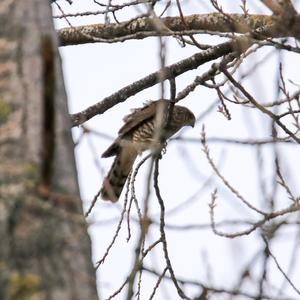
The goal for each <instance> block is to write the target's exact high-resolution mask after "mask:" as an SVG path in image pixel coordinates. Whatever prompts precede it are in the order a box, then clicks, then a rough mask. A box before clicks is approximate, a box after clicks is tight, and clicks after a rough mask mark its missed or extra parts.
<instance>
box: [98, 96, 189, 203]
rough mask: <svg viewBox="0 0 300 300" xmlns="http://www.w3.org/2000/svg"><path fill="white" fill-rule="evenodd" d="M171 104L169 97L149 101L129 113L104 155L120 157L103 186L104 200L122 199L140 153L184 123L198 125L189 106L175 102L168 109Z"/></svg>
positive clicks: (156, 143) (175, 130)
mask: <svg viewBox="0 0 300 300" xmlns="http://www.w3.org/2000/svg"><path fill="white" fill-rule="evenodd" d="M169 103H170V102H169V101H168V100H158V101H149V102H148V103H146V105H145V106H144V107H141V108H137V109H135V110H133V112H132V113H131V114H129V115H127V116H125V118H124V119H123V121H124V123H125V124H124V125H123V126H122V127H121V129H120V130H119V133H118V134H119V135H118V137H117V138H116V140H115V141H114V142H113V143H112V145H111V146H110V147H109V148H108V149H107V150H106V151H105V152H104V153H103V154H102V157H110V156H116V158H115V160H114V162H113V164H112V167H111V169H110V171H109V172H108V175H107V176H106V177H105V179H104V182H103V186H102V189H101V197H102V198H103V199H104V200H109V201H112V202H116V201H118V199H119V197H120V195H121V192H122V190H123V187H124V185H125V182H126V179H127V177H128V175H129V173H130V171H131V169H132V166H133V164H134V161H135V159H136V157H137V155H138V154H141V153H142V152H143V151H145V150H148V149H155V147H156V149H157V146H160V145H161V142H163V141H165V140H167V139H168V138H170V137H171V136H172V135H174V134H175V133H176V132H177V131H179V130H180V129H181V128H182V127H184V126H192V127H194V125H195V116H194V114H193V113H192V112H191V111H190V110H189V109H187V108H186V107H184V106H180V105H175V106H173V110H170V112H168V104H169ZM159 128H160V132H158V131H159ZM162 129H163V130H162Z"/></svg>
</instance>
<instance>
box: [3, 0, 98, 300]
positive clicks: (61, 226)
mask: <svg viewBox="0 0 300 300" xmlns="http://www.w3.org/2000/svg"><path fill="white" fill-rule="evenodd" d="M49 3H50V1H46V0H44V1H40V0H27V1H20V0H1V2H0V241H1V244H0V299H2V300H6V299H18V300H22V299H26V300H28V299H38V300H43V299H47V300H48V299H63V300H67V299H72V300H76V299H78V300H79V299H84V300H89V299H97V295H96V284H95V274H94V270H93V267H92V263H91V249H90V240H89V237H88V234H87V228H86V224H85V220H84V217H83V215H82V207H81V201H80V198H79V190H78V185H77V177H76V168H75V161H74V154H73V143H72V138H71V132H70V120H69V117H68V110H67V102H66V94H65V90H64V85H63V77H62V73H61V66H60V60H59V54H58V48H57V45H58V42H57V38H56V34H55V31H54V28H53V24H52V17H51V8H50V4H49Z"/></svg>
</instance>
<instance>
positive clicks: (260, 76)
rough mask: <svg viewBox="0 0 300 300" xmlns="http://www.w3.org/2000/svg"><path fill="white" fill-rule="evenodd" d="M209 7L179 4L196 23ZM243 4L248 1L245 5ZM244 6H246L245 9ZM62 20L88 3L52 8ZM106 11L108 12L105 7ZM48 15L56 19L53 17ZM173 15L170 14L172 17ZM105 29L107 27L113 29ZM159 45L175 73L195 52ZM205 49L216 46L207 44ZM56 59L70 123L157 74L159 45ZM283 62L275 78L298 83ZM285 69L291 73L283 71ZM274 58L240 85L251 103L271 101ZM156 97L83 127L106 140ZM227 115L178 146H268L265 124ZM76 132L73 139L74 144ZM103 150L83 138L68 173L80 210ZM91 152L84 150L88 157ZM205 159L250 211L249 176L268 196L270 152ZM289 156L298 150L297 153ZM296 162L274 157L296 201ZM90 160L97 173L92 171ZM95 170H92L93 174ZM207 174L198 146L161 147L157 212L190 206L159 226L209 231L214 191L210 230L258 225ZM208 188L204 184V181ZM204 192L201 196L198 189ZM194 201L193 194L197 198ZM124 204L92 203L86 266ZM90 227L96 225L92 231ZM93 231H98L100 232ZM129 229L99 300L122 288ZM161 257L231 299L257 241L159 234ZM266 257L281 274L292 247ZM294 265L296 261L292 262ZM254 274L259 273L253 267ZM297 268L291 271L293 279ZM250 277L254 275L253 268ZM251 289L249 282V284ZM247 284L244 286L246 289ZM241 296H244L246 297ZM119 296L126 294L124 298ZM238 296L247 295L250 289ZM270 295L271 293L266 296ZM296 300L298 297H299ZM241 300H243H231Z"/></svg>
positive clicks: (250, 114) (156, 261)
mask: <svg viewBox="0 0 300 300" xmlns="http://www.w3.org/2000/svg"><path fill="white" fill-rule="evenodd" d="M208 2H209V1H186V3H187V5H185V6H184V13H185V14H191V13H204V12H208V11H209V9H211V8H210V6H209V4H208ZM248 2H250V1H248ZM251 2H252V1H251ZM59 3H60V4H61V5H62V7H63V9H64V11H65V12H71V11H73V12H78V11H88V10H99V7H98V6H97V5H95V4H93V2H92V1H86V0H85V1H83V0H74V3H73V4H72V5H71V6H70V5H67V4H64V2H63V1H60V2H59ZM114 3H115V2H114ZM220 3H223V8H224V9H225V10H226V11H228V12H233V11H237V12H241V10H240V9H239V4H237V3H240V1H229V0H228V1H220ZM54 11H55V12H56V13H57V9H55V10H54ZM126 12H127V14H126V13H124V15H120V14H118V17H119V18H120V20H123V19H124V20H127V19H128V18H129V17H128V13H129V10H127V11H126ZM175 12H176V11H175V10H174V14H175ZM250 13H270V12H269V11H268V10H267V9H265V8H264V6H263V5H262V4H261V3H260V1H253V8H252V10H250ZM70 21H71V23H72V25H74V26H75V25H78V24H82V23H83V24H89V23H101V22H103V17H102V16H93V17H89V18H71V19H70ZM112 21H113V20H112ZM56 25H57V27H64V26H66V23H65V22H64V21H56ZM198 39H199V41H200V42H203V43H210V42H211V41H212V37H209V36H200V37H198ZM166 41H167V64H171V63H174V62H176V61H179V60H181V59H183V58H186V57H188V56H190V55H192V54H194V53H195V52H196V51H197V49H196V48H194V47H190V46H187V47H185V48H182V47H180V45H179V44H178V42H177V41H175V40H174V39H171V38H170V39H168V40H166ZM213 41H214V43H216V42H219V40H216V39H214V40H213ZM60 50H61V55H62V60H63V67H64V76H65V83H66V89H67V93H68V96H69V102H70V103H69V106H70V111H71V113H74V112H78V111H81V110H82V109H85V108H87V107H88V106H90V105H93V104H95V103H96V102H98V101H100V100H101V99H103V98H104V97H106V96H108V95H110V94H112V93H113V92H115V91H117V90H118V89H120V88H122V87H124V86H126V85H128V84H130V83H132V82H134V81H135V80H138V79H140V78H142V77H144V76H146V75H147V74H149V73H151V72H153V71H156V70H158V68H159V57H158V51H159V43H158V39H157V38H148V39H144V40H139V41H126V42H124V43H115V44H103V43H98V44H97V43H95V44H86V45H81V46H69V47H64V48H61V49H60ZM271 50H272V49H271V48H265V49H263V50H260V51H259V52H257V53H255V54H253V55H251V57H249V58H248V59H247V61H246V62H245V63H244V64H243V65H242V66H241V70H246V69H247V67H249V66H251V64H253V63H255V62H256V61H259V60H260V59H261V58H262V57H263V56H264V55H266V54H267V53H269V52H270V51H271ZM283 55H284V56H288V57H289V59H288V60H286V61H285V64H284V70H285V74H286V75H287V78H290V79H292V80H293V81H294V82H297V79H298V73H299V67H300V63H299V57H297V56H296V55H293V54H290V53H288V54H287V53H283ZM291 62H292V63H291ZM210 65H211V63H208V64H205V65H204V66H201V67H199V68H198V69H197V70H194V71H190V72H187V73H186V74H184V75H182V76H180V77H178V78H177V80H176V83H177V91H178V92H179V91H180V90H181V89H182V88H184V87H185V86H186V85H187V84H189V83H191V82H192V81H193V79H194V77H195V76H197V75H201V74H202V73H203V72H204V71H206V70H207V69H208V68H209V66H210ZM277 68H278V66H277V63H276V55H273V57H272V58H271V59H270V60H269V61H267V62H264V63H261V69H260V70H259V71H257V72H255V75H254V76H252V77H251V78H249V79H248V80H247V81H246V86H247V89H248V90H249V91H250V92H251V93H252V94H253V95H255V97H257V99H264V100H269V101H271V100H274V99H275V96H276V90H275V89H274V80H275V79H276V76H277V74H278V69H277ZM159 93H160V89H159V86H158V85H157V86H154V87H152V88H150V89H147V90H145V91H143V92H141V93H139V94H138V95H136V96H134V97H131V98H129V99H128V100H127V101H126V102H125V103H122V104H119V105H117V106H115V107H114V108H112V109H111V110H109V111H107V112H106V113H105V114H103V115H101V116H97V117H94V118H93V119H92V120H90V121H88V122H87V123H86V125H87V126H88V127H89V128H92V129H94V130H96V131H98V132H101V133H105V134H108V135H110V136H112V137H115V136H116V133H117V131H118V129H119V128H120V126H121V125H122V118H123V116H124V115H125V114H127V113H128V112H129V109H130V108H133V107H139V106H141V105H142V103H143V102H144V101H145V100H148V99H152V100H154V99H158V97H159ZM216 99H217V96H216V93H215V91H214V90H210V89H208V88H206V87H198V88H197V89H196V91H195V92H194V93H192V94H190V95H189V96H188V97H187V98H186V99H185V100H184V101H182V102H181V103H180V104H181V105H185V106H187V107H189V108H190V109H191V110H192V111H193V112H194V113H195V115H199V114H200V113H201V112H203V111H205V109H206V108H207V107H208V106H209V105H210V104H211V103H213V102H214V101H215V100H216ZM228 107H229V109H230V112H231V114H232V118H233V119H232V120H231V121H228V120H226V119H225V117H224V116H223V115H221V114H220V113H218V112H217V109H214V111H213V112H212V113H211V114H209V115H208V116H207V117H206V118H205V119H204V121H203V120H202V121H201V122H200V123H199V124H197V126H196V127H195V128H194V129H188V130H186V131H185V133H184V136H186V137H192V138H195V139H200V132H201V128H202V125H203V124H205V127H206V133H207V136H208V137H224V138H226V137H233V138H240V139H242V138H256V137H261V138H263V137H269V136H270V133H269V132H270V130H269V127H270V122H267V121H266V119H265V118H263V117H262V115H261V114H260V113H257V112H254V111H252V110H249V109H246V108H242V107H241V106H234V105H230V104H228ZM79 132H80V130H78V129H75V130H74V137H75V140H76V138H77V137H78V134H79ZM110 142H111V140H108V139H103V138H99V137H97V136H95V135H89V137H85V138H84V139H83V140H82V141H81V143H80V144H79V145H78V146H77V147H76V157H77V165H78V171H79V182H80V188H81V195H82V198H83V200H84V206H85V207H88V206H89V204H90V202H91V200H92V199H93V196H94V195H95V194H96V193H97V192H98V190H99V188H100V186H101V183H102V179H103V175H104V174H106V173H107V172H108V170H109V167H110V165H111V162H112V160H111V159H101V158H100V156H101V153H102V152H103V151H104V150H105V149H106V147H107V146H108V145H109V144H110ZM91 145H92V146H93V149H94V150H92V148H91ZM209 146H210V150H211V155H212V156H213V158H214V161H215V162H216V163H217V164H218V165H219V166H220V170H221V171H222V174H223V175H224V176H225V177H226V179H227V180H229V182H231V183H232V184H233V185H234V186H235V187H236V188H238V190H239V191H240V193H241V194H242V195H244V196H245V198H247V200H248V201H249V202H251V203H252V204H254V205H257V206H259V207H263V201H264V199H263V198H262V196H261V191H260V189H259V185H258V175H257V174H258V172H259V173H261V174H262V178H264V179H265V181H266V182H267V183H266V185H267V188H268V189H269V188H270V186H271V185H270V182H272V181H271V179H272V172H271V171H272V170H271V169H270V166H271V163H272V162H273V157H272V155H271V153H272V148H271V147H268V146H265V147H264V148H263V155H264V161H263V164H258V163H257V161H256V156H255V151H254V150H253V149H252V148H250V147H247V146H232V145H224V144H219V143H211V144H209ZM296 149H297V150H296ZM296 151H297V152H299V150H298V148H296V146H290V147H284V152H283V153H282V158H283V161H284V162H286V165H285V167H284V172H285V175H287V177H288V179H289V180H290V181H289V183H290V184H291V186H292V188H293V189H294V192H295V194H297V193H299V183H298V180H299V179H298V178H297V177H296V176H295V174H296V172H297V170H299V167H300V163H299V159H297V158H296V157H297V156H296V154H298V153H297V152H296ZM95 159H96V160H97V164H96V163H95ZM97 165H98V166H100V168H99V167H97ZM213 174H214V173H213V171H212V169H211V167H210V166H209V165H208V163H207V160H206V159H205V155H204V153H203V151H202V146H201V144H200V142H199V143H186V142H185V143H179V142H176V141H174V142H170V143H169V145H168V148H167V153H166V155H165V156H164V158H163V160H162V161H161V163H160V187H161V193H162V196H163V199H164V201H165V205H166V210H167V211H170V210H172V208H174V207H176V206H177V205H179V204H180V203H182V202H184V201H185V200H187V199H188V198H189V197H192V196H193V195H196V196H195V199H194V201H192V202H190V204H188V205H184V207H182V208H181V209H180V210H178V211H177V212H176V213H174V214H170V215H169V216H167V218H166V221H167V224H173V225H185V224H209V222H210V215H209V207H208V204H209V202H210V194H211V192H212V191H213V190H214V189H215V188H218V206H217V209H216V221H221V220H248V219H257V215H255V214H253V213H252V212H251V211H249V209H248V208H246V207H245V205H242V204H241V202H240V201H239V200H238V199H236V198H235V197H234V196H233V195H232V194H231V193H230V192H229V191H228V190H227V189H226V188H225V187H224V186H223V185H222V183H221V182H220V181H219V180H218V179H216V177H215V176H214V177H213V178H212V175H213ZM146 175H147V167H145V166H144V168H143V169H142V172H141V173H140V174H139V176H138V182H137V192H138V196H139V200H140V201H142V199H143V196H142V195H143V194H144V192H145V184H144V183H145V178H146ZM209 178H210V181H208V179H209ZM204 185H205V186H204ZM199 191H200V192H199ZM123 198H124V196H123V197H122V198H121V200H120V202H119V203H118V204H116V205H114V204H111V203H106V202H103V201H101V200H98V202H97V204H96V207H95V208H94V210H93V212H92V214H91V216H90V217H89V218H88V221H89V222H91V223H93V225H91V226H90V230H89V231H90V234H91V238H92V241H93V257H94V260H95V261H97V260H99V259H101V257H102V255H103V254H104V252H105V250H106V248H107V246H108V245H109V243H110V241H111V239H112V237H113V234H114V232H115V230H116V225H117V222H118V221H117V220H115V219H116V218H118V216H119V215H120V209H121V205H122V203H123ZM289 204H290V202H289V200H288V199H287V196H286V195H285V194H284V193H282V199H281V200H280V207H286V206H287V205H289ZM159 211H160V210H159V205H158V203H157V200H156V199H155V197H152V198H151V208H150V215H151V216H153V217H154V216H156V220H157V221H159ZM104 220H115V221H114V222H109V223H108V224H107V225H105V226H104V225H101V226H100V225H99V224H100V223H101V222H103V221H104ZM97 222H98V223H99V224H98V225H97ZM101 224H102V223H101ZM133 224H134V223H132V238H131V240H130V241H129V243H127V242H126V237H127V231H126V224H123V227H122V230H121V234H120V236H119V237H118V239H117V242H116V244H115V245H114V247H113V249H112V251H111V253H110V255H109V256H108V257H107V260H106V261H105V263H104V265H102V266H101V267H100V271H99V272H98V274H97V275H98V277H97V280H98V283H99V284H98V287H99V293H100V295H101V297H103V299H104V298H106V297H108V296H109V295H110V294H112V293H113V292H114V291H115V290H116V289H117V288H118V287H119V286H120V285H121V284H122V282H123V281H124V279H125V278H126V276H127V275H128V273H129V271H130V270H131V269H130V268H131V266H132V255H133V249H134V247H135V245H136V238H137V236H138V231H137V228H136V226H135V225H133ZM239 229H241V228H237V227H232V228H228V227H224V228H222V230H224V231H233V232H235V231H237V230H239ZM166 234H167V239H168V245H169V252H170V256H171V260H172V264H173V267H174V270H175V273H176V274H178V277H180V278H182V277H183V278H187V279H191V280H199V281H201V282H203V283H207V284H208V285H214V286H216V287H220V288H222V287H223V288H227V289H230V288H232V287H235V285H236V284H237V280H238V278H239V275H240V274H239V270H240V269H242V268H243V267H244V265H245V264H246V263H248V262H249V259H250V257H252V255H253V254H254V253H256V252H257V251H258V250H259V249H261V247H263V243H262V242H261V239H260V238H259V234H258V232H257V231H256V232H254V233H252V234H251V235H249V236H245V237H242V238H236V239H232V240H228V239H225V238H221V237H218V236H216V235H214V234H213V233H212V231H211V229H210V228H209V227H208V228H207V229H205V230H199V229H198V230H189V231H187V230H182V231H174V230H166ZM287 235H288V236H289V237H290V240H291V241H293V239H294V236H295V231H292V230H291V231H290V232H288V233H287ZM158 237H159V230H158V227H157V226H151V228H150V236H149V238H148V239H147V241H146V244H147V245H149V244H151V242H153V241H155V240H156V239H157V238H158ZM273 245H274V247H272V250H273V252H274V254H275V255H276V257H277V258H278V259H279V262H280V263H281V266H282V267H283V269H285V270H286V269H287V267H288V263H289V258H290V256H291V251H292V249H293V247H292V246H293V245H292V244H291V243H288V242H287V239H286V238H284V235H279V236H278V238H276V243H274V244H273V243H272V246H273ZM297 255H299V251H298V252H297ZM162 257H163V254H162V248H161V246H158V247H157V249H155V250H154V251H153V253H152V254H151V255H150V256H149V258H147V259H146V260H145V265H146V266H149V267H154V268H155V269H157V270H160V271H161V270H163V268H164V261H163V259H162ZM256 264H257V266H259V263H257V262H256ZM299 267H300V265H299V261H298V260H297V265H296V266H295V270H297V268H298V270H299ZM269 268H270V269H271V270H274V272H273V271H272V273H271V274H272V278H271V282H272V284H274V286H280V285H281V284H282V282H283V277H282V275H281V274H280V273H279V271H278V269H277V268H276V267H275V265H274V263H273V262H271V261H270V263H269ZM256 272H257V274H254V275H259V274H260V273H259V272H260V269H259V268H258V267H256ZM291 278H292V280H294V282H295V284H296V285H297V284H298V288H299V286H300V280H299V278H300V276H299V271H297V273H296V272H294V273H292V275H291ZM253 280H254V281H255V276H254V278H253ZM155 282H156V279H155V278H153V277H152V276H147V275H146V274H145V277H144V279H143V282H142V285H143V287H142V296H141V299H148V298H149V295H150V294H151V291H152V289H153V286H154V285H155ZM250 282H251V281H250ZM184 289H185V291H186V293H187V294H188V295H189V296H191V297H193V296H195V295H196V294H197V293H198V292H199V291H198V289H195V288H194V287H192V286H186V287H185V288H184ZM246 290H247V289H246ZM125 291H126V289H125ZM286 291H288V292H287V294H288V295H289V296H291V297H293V299H297V296H296V293H295V292H294V291H293V290H292V289H291V288H289V287H287V289H286ZM247 292H249V293H250V292H251V293H254V292H255V290H253V289H252V287H251V285H250V283H249V289H248V291H247ZM266 292H269V293H271V291H270V290H269V291H268V290H266ZM124 295H125V294H124V293H121V294H120V295H118V296H117V297H116V299H124ZM298 296H299V295H298ZM155 299H178V296H177V293H176V291H175V289H174V287H173V285H172V284H170V283H168V282H167V281H166V280H165V281H164V282H163V284H162V286H161V289H160V291H159V292H158V293H157V295H156V298H155ZM213 299H225V298H224V295H220V296H215V297H214V298H213ZM240 299H242V298H240Z"/></svg>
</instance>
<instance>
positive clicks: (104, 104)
mask: <svg viewBox="0 0 300 300" xmlns="http://www.w3.org/2000/svg"><path fill="white" fill-rule="evenodd" d="M250 43H251V40H250V39H249V38H248V37H243V38H239V39H236V40H235V41H230V42H226V43H223V44H220V45H217V46H214V47H211V48H209V49H207V50H205V51H202V52H200V53H196V54H194V55H192V56H191V57H189V58H186V59H184V60H181V61H179V62H177V63H175V64H173V65H170V66H167V67H165V69H164V70H159V71H157V72H154V73H152V74H150V75H148V76H146V77H144V78H142V79H140V80H138V81H136V82H134V83H132V84H130V85H128V86H126V87H124V88H122V89H120V90H119V91H117V92H115V93H114V94H112V95H110V96H108V97H106V98H104V99H103V100H102V101H101V102H98V103H96V104H94V105H92V106H90V107H88V108H87V109H85V110H84V111H82V112H79V113H76V114H73V115H71V120H72V124H73V126H78V125H80V124H82V123H84V122H85V121H87V120H89V119H91V118H92V117H94V116H96V115H99V114H103V113H104V112H105V111H106V110H108V109H109V108H111V107H113V106H114V105H116V104H118V103H121V102H124V101H125V100H126V99H127V98H129V97H130V96H133V95H135V94H137V93H138V92H140V91H142V90H144V89H146V88H149V87H151V86H153V85H155V84H156V83H158V82H160V81H161V80H166V79H170V78H174V77H176V76H178V75H181V74H183V73H184V72H186V71H189V70H192V69H196V68H198V67H199V66H200V65H202V64H204V63H206V62H209V61H212V60H214V59H217V58H219V57H221V56H223V55H226V54H228V53H230V52H233V51H235V50H237V49H239V48H241V47H247V46H248V45H250Z"/></svg>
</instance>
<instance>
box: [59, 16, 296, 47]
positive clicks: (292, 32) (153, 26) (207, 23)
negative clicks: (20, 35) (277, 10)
mask: <svg viewBox="0 0 300 300" xmlns="http://www.w3.org/2000/svg"><path fill="white" fill-rule="evenodd" d="M226 16H227V14H226V15H224V14H221V13H210V14H194V15H190V16H186V17H184V19H182V17H180V16H179V17H166V18H160V19H155V20H154V19H153V18H145V17H142V18H134V19H133V20H129V21H126V22H121V23H112V24H92V25H84V26H77V27H74V26H73V27H67V28H62V29H60V30H59V31H58V36H59V40H60V45H61V46H69V45H78V44H86V43H95V42H105V43H115V42H123V41H125V40H129V39H144V38H146V37H150V36H160V35H163V36H179V35H191V34H196V33H207V32H210V33H211V32H214V33H217V32H223V33H232V32H235V33H248V32H250V31H254V30H256V29H258V28H260V27H262V26H272V25H275V24H278V25H277V26H275V27H276V28H275V29H274V30H273V31H272V32H270V33H269V34H270V35H269V37H288V36H293V37H296V38H300V14H296V15H293V16H294V17H293V20H294V22H293V24H292V26H280V24H281V20H282V18H281V16H280V15H273V16H268V15H258V14H255V15H254V14H253V15H250V14H248V15H245V14H228V16H229V18H228V17H226ZM158 20H159V21H160V24H159V28H160V29H159V30H157V27H158V26H157V21H158Z"/></svg>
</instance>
